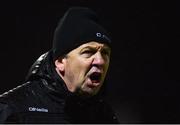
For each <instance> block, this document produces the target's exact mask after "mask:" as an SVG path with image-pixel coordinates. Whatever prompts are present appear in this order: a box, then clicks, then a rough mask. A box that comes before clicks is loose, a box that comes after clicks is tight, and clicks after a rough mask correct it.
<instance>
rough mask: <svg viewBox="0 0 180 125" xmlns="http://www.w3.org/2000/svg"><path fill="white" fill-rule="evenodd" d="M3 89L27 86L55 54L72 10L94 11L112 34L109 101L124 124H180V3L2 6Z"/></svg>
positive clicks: (76, 1)
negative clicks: (59, 27) (61, 22)
mask: <svg viewBox="0 0 180 125" xmlns="http://www.w3.org/2000/svg"><path fill="white" fill-rule="evenodd" d="M1 6H2V7H1V9H2V10H1V13H2V14H1V18H0V19H1V30H2V31H1V42H0V43H1V45H0V57H1V61H0V62H1V64H0V66H1V68H0V70H1V74H0V75H1V79H0V80H1V87H0V93H3V92H5V91H7V90H9V89H12V88H13V87H16V86H17V85H20V84H22V83H23V81H24V78H25V76H26V74H27V72H28V69H29V68H30V66H31V65H32V64H33V62H34V61H35V60H36V59H37V58H38V57H39V56H40V55H41V54H43V53H45V52H46V51H48V50H49V49H50V48H51V44H52V36H53V32H54V28H55V26H56V24H57V21H58V19H59V18H60V17H61V16H62V15H63V14H64V12H65V11H66V10H67V9H68V8H69V7H70V6H86V7H90V8H91V9H93V10H94V11H96V12H97V13H98V15H99V17H100V19H101V20H102V22H103V24H102V25H103V26H104V27H106V29H108V31H109V32H110V33H111V36H112V40H113V51H112V59H111V65H110V69H109V74H108V77H107V81H108V83H109V84H108V94H109V95H108V98H109V100H110V103H111V104H112V105H113V108H114V109H115V111H116V112H117V114H118V117H119V119H120V122H121V123H180V101H179V100H180V99H179V95H178V94H179V89H180V85H179V83H180V78H179V69H180V66H179V65H180V63H179V46H178V43H179V42H180V36H179V33H180V31H179V28H180V24H179V22H180V2H178V1H157V0H156V1H143V0H142V1H137V0H125V1H118V0H117V1H110V0H109V1H107V0H106V1H105V0H98V1H95V0H60V1H59V2H42V3H37V2H30V1H24V2H17V1H16V2H14V3H12V2H8V1H7V2H6V3H3V4H1Z"/></svg>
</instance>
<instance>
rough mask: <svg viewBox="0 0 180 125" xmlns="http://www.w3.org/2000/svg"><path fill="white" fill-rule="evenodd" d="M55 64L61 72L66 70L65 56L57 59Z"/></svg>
mask: <svg viewBox="0 0 180 125" xmlns="http://www.w3.org/2000/svg"><path fill="white" fill-rule="evenodd" d="M55 66H56V68H57V69H58V70H59V71H60V72H64V70H65V60H64V58H58V59H57V60H55Z"/></svg>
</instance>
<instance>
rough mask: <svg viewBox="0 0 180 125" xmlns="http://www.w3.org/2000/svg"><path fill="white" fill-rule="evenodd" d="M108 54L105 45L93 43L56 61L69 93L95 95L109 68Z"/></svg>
mask: <svg viewBox="0 0 180 125" xmlns="http://www.w3.org/2000/svg"><path fill="white" fill-rule="evenodd" d="M110 52H111V50H110V48H109V47H108V46H107V45H106V44H103V43H98V42H94V41H93V42H89V43H86V44H82V45H81V46H79V47H78V48H76V49H74V50H72V51H70V52H69V53H68V54H67V56H66V57H65V58H62V59H60V60H58V62H57V63H55V64H56V66H57V69H58V70H59V71H60V72H61V73H60V74H61V75H60V76H61V77H62V78H63V80H64V81H65V83H66V85H67V88H68V89H69V91H71V92H77V93H78V94H81V95H87V96H92V95H95V94H97V92H98V91H99V90H100V88H101V86H102V84H103V82H104V79H105V76H106V73H107V70H108V67H109V61H110ZM59 63H60V66H58V64H59ZM58 67H59V68H58Z"/></svg>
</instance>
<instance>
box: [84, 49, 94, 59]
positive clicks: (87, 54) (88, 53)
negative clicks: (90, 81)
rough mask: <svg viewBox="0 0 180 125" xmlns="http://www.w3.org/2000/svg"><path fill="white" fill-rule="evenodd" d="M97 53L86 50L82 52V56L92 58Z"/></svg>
mask: <svg viewBox="0 0 180 125" xmlns="http://www.w3.org/2000/svg"><path fill="white" fill-rule="evenodd" d="M94 53H95V51H93V50H84V51H82V53H81V54H82V55H83V56H85V57H90V56H92V55H93V54H94Z"/></svg>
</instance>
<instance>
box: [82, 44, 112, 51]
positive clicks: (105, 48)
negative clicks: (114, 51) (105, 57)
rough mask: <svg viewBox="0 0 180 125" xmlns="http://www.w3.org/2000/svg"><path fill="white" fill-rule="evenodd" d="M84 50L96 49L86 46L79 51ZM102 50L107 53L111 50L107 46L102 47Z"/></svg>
mask: <svg viewBox="0 0 180 125" xmlns="http://www.w3.org/2000/svg"><path fill="white" fill-rule="evenodd" d="M84 49H97V47H96V46H90V45H88V46H85V47H83V48H82V49H81V50H84ZM102 49H103V50H107V51H110V50H111V48H110V47H108V46H103V47H102Z"/></svg>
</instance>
